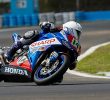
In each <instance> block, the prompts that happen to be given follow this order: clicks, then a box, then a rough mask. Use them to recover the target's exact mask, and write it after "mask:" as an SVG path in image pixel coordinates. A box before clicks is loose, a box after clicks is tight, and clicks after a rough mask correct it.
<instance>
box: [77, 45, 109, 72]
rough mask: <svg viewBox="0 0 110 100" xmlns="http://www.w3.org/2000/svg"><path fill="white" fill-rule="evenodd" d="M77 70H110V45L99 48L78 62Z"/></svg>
mask: <svg viewBox="0 0 110 100" xmlns="http://www.w3.org/2000/svg"><path fill="white" fill-rule="evenodd" d="M76 70H78V71H81V72H87V73H91V74H96V73H97V72H110V45H107V46H103V47H100V48H98V49H97V50H96V51H95V52H94V53H92V54H91V55H89V56H87V57H86V58H84V59H83V60H81V61H80V62H78V64H77V68H76Z"/></svg>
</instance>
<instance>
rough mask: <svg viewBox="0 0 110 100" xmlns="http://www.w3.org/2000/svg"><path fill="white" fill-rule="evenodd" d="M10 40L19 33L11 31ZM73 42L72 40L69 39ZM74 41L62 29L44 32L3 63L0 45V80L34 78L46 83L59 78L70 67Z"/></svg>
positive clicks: (34, 80)
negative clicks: (54, 31)
mask: <svg viewBox="0 0 110 100" xmlns="http://www.w3.org/2000/svg"><path fill="white" fill-rule="evenodd" d="M12 37H13V40H14V42H16V41H18V40H19V39H20V38H19V35H18V34H16V33H14V34H13V35H12ZM71 42H73V44H72V43H71ZM77 45H78V41H77V40H76V39H75V37H74V36H69V35H67V34H65V32H64V31H60V32H56V33H47V34H45V35H44V36H42V37H40V38H39V39H38V40H37V41H36V42H33V43H32V44H30V45H29V46H25V47H23V48H22V49H19V50H18V51H17V52H16V54H15V55H14V57H13V59H12V60H11V61H10V62H8V63H7V61H5V58H4V56H3V54H4V53H5V52H6V50H7V48H3V47H2V48H1V49H0V81H4V82H35V83H36V84H37V85H49V84H54V83H57V82H59V83H60V82H61V81H62V79H63V75H64V73H65V72H66V71H67V69H68V68H69V69H74V67H75V66H73V65H72V63H73V62H74V61H75V60H76V58H77V55H78V53H77Z"/></svg>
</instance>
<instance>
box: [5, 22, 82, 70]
mask: <svg viewBox="0 0 110 100" xmlns="http://www.w3.org/2000/svg"><path fill="white" fill-rule="evenodd" d="M39 26H40V28H41V32H38V31H37V30H34V31H28V32H26V33H25V34H24V36H23V37H22V38H21V39H20V40H19V41H17V42H16V43H14V44H13V45H12V47H11V48H10V49H9V50H8V51H7V53H6V54H5V58H6V59H7V60H8V61H11V60H12V58H13V56H14V54H15V53H16V51H17V50H18V49H21V48H23V46H25V45H30V44H31V43H33V42H35V41H36V40H38V39H39V38H40V37H42V36H43V35H45V34H46V33H49V32H52V33H54V32H58V31H61V30H63V31H64V32H65V33H66V34H67V35H68V40H69V41H70V42H71V44H72V43H73V40H72V39H73V36H75V38H76V40H77V42H78V45H77V46H78V49H77V52H78V55H80V52H81V46H80V43H79V38H80V35H81V32H82V27H81V25H80V24H79V23H77V22H75V21H69V22H66V23H64V24H63V25H62V28H59V27H55V25H54V24H53V23H51V22H41V23H40V24H39ZM76 60H77V59H76ZM72 66H74V67H75V66H76V61H75V62H73V65H72ZM74 67H73V68H74ZM71 68H72V67H71ZM73 68H72V69H73Z"/></svg>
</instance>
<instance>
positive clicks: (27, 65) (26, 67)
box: [9, 59, 32, 72]
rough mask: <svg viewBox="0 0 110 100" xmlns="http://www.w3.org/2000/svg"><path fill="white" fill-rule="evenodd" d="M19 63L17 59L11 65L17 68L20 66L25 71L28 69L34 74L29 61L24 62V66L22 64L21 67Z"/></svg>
mask: <svg viewBox="0 0 110 100" xmlns="http://www.w3.org/2000/svg"><path fill="white" fill-rule="evenodd" d="M17 61H18V59H15V60H14V61H12V62H11V63H10V64H9V65H13V66H15V67H16V66H20V67H21V68H24V69H26V70H28V71H30V72H32V68H31V65H30V63H29V61H28V60H26V61H24V62H23V63H22V64H20V65H18V64H17Z"/></svg>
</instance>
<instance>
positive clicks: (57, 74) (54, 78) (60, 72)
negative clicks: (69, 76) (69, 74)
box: [34, 53, 70, 85]
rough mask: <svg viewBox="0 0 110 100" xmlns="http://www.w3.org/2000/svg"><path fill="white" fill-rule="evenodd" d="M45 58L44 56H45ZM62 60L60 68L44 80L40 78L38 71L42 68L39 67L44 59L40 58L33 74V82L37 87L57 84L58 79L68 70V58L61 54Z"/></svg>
mask: <svg viewBox="0 0 110 100" xmlns="http://www.w3.org/2000/svg"><path fill="white" fill-rule="evenodd" d="M45 56H46V55H45ZM60 56H62V57H63V59H64V61H63V64H62V65H61V66H60V68H58V69H57V71H55V72H54V73H53V74H51V75H50V76H48V77H45V78H40V74H39V72H40V70H39V68H40V69H42V66H41V65H40V64H41V62H42V61H43V60H44V59H45V57H44V56H43V57H41V59H40V61H41V62H40V63H39V64H38V65H37V66H36V69H35V72H34V82H35V83H36V84H37V85H50V84H54V83H55V82H57V79H58V77H60V76H63V75H64V73H65V72H66V71H67V69H68V65H69V64H70V60H69V56H68V55H67V54H65V53H61V55H60ZM62 80H63V77H62V79H61V81H62Z"/></svg>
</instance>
